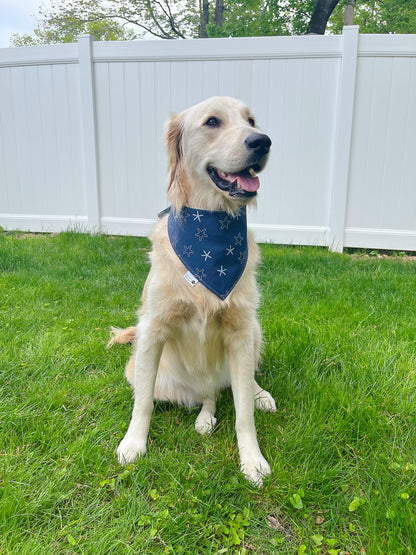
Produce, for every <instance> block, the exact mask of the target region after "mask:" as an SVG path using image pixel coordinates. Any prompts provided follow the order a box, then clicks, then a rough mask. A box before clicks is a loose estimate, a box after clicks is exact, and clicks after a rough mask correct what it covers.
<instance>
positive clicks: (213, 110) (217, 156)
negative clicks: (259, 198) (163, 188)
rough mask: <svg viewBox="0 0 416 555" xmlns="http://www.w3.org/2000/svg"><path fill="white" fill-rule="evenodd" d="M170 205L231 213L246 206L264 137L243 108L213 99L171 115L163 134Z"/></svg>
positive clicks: (265, 151) (265, 148)
mask: <svg viewBox="0 0 416 555" xmlns="http://www.w3.org/2000/svg"><path fill="white" fill-rule="evenodd" d="M166 143H167V149H168V165H169V186H168V192H169V196H170V200H171V202H172V204H173V206H174V207H175V208H176V209H177V210H179V209H180V208H181V206H183V205H184V204H186V205H188V206H192V207H197V208H203V209H206V210H228V211H234V210H237V209H239V208H240V207H241V206H243V205H245V204H248V203H249V202H252V201H253V199H255V197H256V195H257V190H258V188H259V186H260V182H259V178H258V177H257V173H258V172H260V171H261V170H262V169H263V168H264V166H265V165H266V162H267V158H268V155H269V150H270V145H271V140H270V138H269V137H268V136H267V135H265V134H264V133H261V132H260V131H259V130H258V129H256V123H255V119H254V117H253V115H252V114H251V112H250V110H249V109H248V108H247V106H246V105H245V104H243V103H242V102H240V101H239V100H236V99H234V98H229V97H213V98H209V99H208V100H205V101H204V102H201V103H200V104H197V105H196V106H193V107H192V108H189V109H188V110H186V111H185V112H183V113H182V114H179V115H174V116H172V117H171V119H170V121H169V122H168V126H167V131H166Z"/></svg>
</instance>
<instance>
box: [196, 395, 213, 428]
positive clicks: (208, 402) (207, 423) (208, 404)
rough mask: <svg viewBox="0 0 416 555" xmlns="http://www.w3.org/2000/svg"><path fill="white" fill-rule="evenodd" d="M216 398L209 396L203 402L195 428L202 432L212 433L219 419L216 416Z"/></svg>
mask: <svg viewBox="0 0 416 555" xmlns="http://www.w3.org/2000/svg"><path fill="white" fill-rule="evenodd" d="M214 415H215V398H214V397H207V398H206V399H204V401H203V403H202V408H201V412H200V413H199V414H198V417H197V419H196V421H195V430H196V431H197V432H199V433H200V434H202V435H203V434H210V433H211V432H212V431H213V429H214V427H215V424H216V423H217V419H216V418H215V416H214Z"/></svg>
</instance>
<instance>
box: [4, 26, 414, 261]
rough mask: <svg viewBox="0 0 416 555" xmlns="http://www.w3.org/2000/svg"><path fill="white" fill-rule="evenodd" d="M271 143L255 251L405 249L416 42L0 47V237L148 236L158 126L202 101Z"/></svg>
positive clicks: (156, 185)
mask: <svg viewBox="0 0 416 555" xmlns="http://www.w3.org/2000/svg"><path fill="white" fill-rule="evenodd" d="M213 95H228V96H235V97H237V98H240V99H242V100H243V101H245V102H246V103H248V104H249V105H250V107H251V108H252V110H253V112H254V114H255V115H256V117H257V119H258V121H259V123H260V127H261V128H262V129H263V130H264V131H265V132H267V133H268V134H269V135H270V136H271V138H272V141H273V145H272V153H271V158H270V162H269V165H268V167H267V168H266V170H265V171H264V173H263V174H262V176H261V189H260V194H259V202H258V208H257V210H256V211H253V212H251V213H250V220H249V221H250V225H251V227H252V228H253V229H254V230H255V232H256V235H257V238H258V240H259V241H272V242H275V243H288V244H291V243H293V244H303V245H323V246H328V247H329V248H331V249H333V250H337V251H341V250H342V249H343V247H366V248H383V249H399V250H416V35H360V34H359V29H358V28H357V27H346V28H345V29H344V33H343V35H340V36H303V37H268V38H242V39H199V40H186V41H179V40H178V41H134V42H111V43H110V42H109V43H103V42H92V41H91V38H90V37H89V36H83V37H80V39H79V41H78V43H77V44H65V45H57V46H40V47H29V48H9V49H1V50H0V226H2V227H4V228H6V229H21V230H32V231H61V230H65V229H68V228H69V227H77V228H79V229H81V230H95V231H97V230H100V231H102V232H105V233H112V234H126V235H146V234H147V233H148V232H149V230H150V229H151V226H152V224H153V222H154V221H155V219H156V214H157V212H158V211H160V210H161V209H163V208H164V207H165V206H166V203H167V198H166V155H165V150H164V146H163V141H162V135H163V127H164V122H165V121H166V120H167V118H168V117H169V115H170V114H171V113H172V112H180V111H182V110H183V109H185V108H187V107H188V106H190V105H192V104H194V103H197V102H199V101H201V100H203V99H205V98H207V97H209V96H213Z"/></svg>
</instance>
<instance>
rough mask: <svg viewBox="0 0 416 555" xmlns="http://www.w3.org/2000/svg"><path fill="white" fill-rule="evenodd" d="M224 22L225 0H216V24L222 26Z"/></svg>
mask: <svg viewBox="0 0 416 555" xmlns="http://www.w3.org/2000/svg"><path fill="white" fill-rule="evenodd" d="M223 23H224V0H216V2H215V25H217V27H222V25H223Z"/></svg>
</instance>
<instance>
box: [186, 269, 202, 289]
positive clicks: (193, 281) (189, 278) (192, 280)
mask: <svg viewBox="0 0 416 555" xmlns="http://www.w3.org/2000/svg"><path fill="white" fill-rule="evenodd" d="M183 277H184V278H185V279H186V281H187V282H188V283H190V284H191V285H192V287H195V285H196V284H197V283H198V281H199V280H198V279H197V278H196V277H195V276H194V274H192V273H191V272H186V274H185V275H184V276H183Z"/></svg>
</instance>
